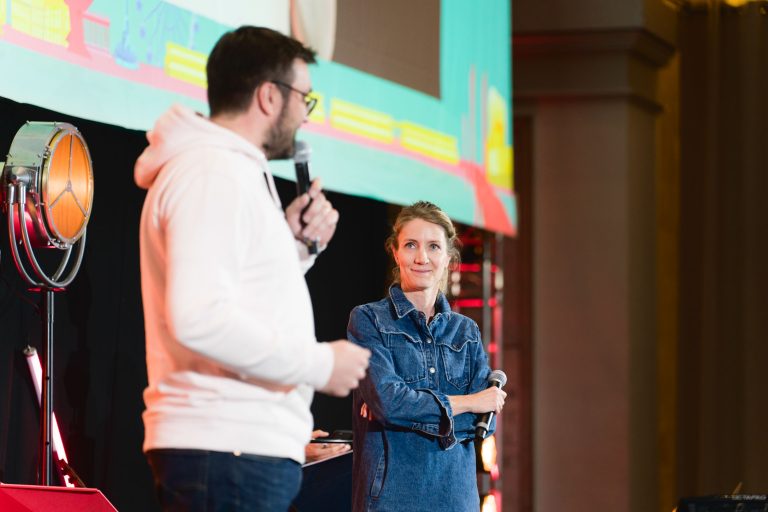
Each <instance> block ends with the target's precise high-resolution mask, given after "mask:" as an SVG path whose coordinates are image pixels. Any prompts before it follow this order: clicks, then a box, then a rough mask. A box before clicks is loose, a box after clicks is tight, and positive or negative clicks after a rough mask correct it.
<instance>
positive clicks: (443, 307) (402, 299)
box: [389, 283, 451, 319]
mask: <svg viewBox="0 0 768 512" xmlns="http://www.w3.org/2000/svg"><path fill="white" fill-rule="evenodd" d="M389 299H390V300H391V301H392V306H393V307H394V308H395V315H397V318H398V319H400V318H403V317H404V316H405V315H407V314H408V313H410V312H411V311H414V310H415V309H416V306H414V305H413V303H412V302H411V301H409V300H408V298H407V297H406V296H405V292H403V289H402V288H400V285H399V284H398V283H393V284H392V286H390V287H389ZM450 311H451V305H450V303H449V302H448V299H447V298H446V297H445V294H444V293H443V292H438V293H437V300H435V317H437V316H439V315H441V314H444V313H449V312H450Z"/></svg>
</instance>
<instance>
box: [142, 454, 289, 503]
mask: <svg viewBox="0 0 768 512" xmlns="http://www.w3.org/2000/svg"><path fill="white" fill-rule="evenodd" d="M147 460H148V461H149V465H150V467H151V468H152V473H153V475H154V477H155V489H156V491H157V496H158V498H159V500H160V505H161V506H162V508H163V510H164V511H165V512H175V511H179V512H182V511H183V512H219V511H221V512H223V511H227V512H229V511H236V512H246V511H254V512H256V511H258V512H273V511H274V512H285V511H287V510H288V507H289V506H290V504H291V502H292V501H293V499H294V498H295V497H296V495H297V494H298V492H299V487H300V486H301V466H300V465H299V463H298V462H295V461H293V460H290V459H280V458H275V457H264V456H260V455H250V454H240V455H235V454H234V453H227V452H213V451H206V450H181V449H162V450H150V451H148V452H147Z"/></svg>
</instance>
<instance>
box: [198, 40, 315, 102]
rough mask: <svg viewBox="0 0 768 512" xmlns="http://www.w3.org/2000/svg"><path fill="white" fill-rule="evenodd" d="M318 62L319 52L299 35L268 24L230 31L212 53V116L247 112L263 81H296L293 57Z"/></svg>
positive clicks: (309, 62) (209, 67)
mask: <svg viewBox="0 0 768 512" xmlns="http://www.w3.org/2000/svg"><path fill="white" fill-rule="evenodd" d="M295 59H301V60H303V61H304V62H306V63H307V64H312V63H314V62H315V52H313V51H312V50H311V49H309V48H307V47H305V46H304V45H303V44H301V43H300V42H298V41H297V40H295V39H292V38H290V37H288V36H285V35H283V34H281V33H280V32H277V31H275V30H272V29H268V28H264V27H251V26H243V27H240V28H238V29H237V30H234V31H232V32H227V33H226V34H224V35H223V36H221V39H219V41H218V42H217V43H216V46H214V47H213V50H212V51H211V55H210V56H209V57H208V64H207V65H206V74H207V75H208V105H209V107H210V109H211V116H215V115H218V114H222V113H236V112H243V111H245V110H247V109H248V106H249V105H250V103H251V99H252V98H253V92H254V91H255V90H256V87H258V86H259V85H260V84H262V83H264V82H269V81H272V80H277V81H280V82H285V83H288V84H290V83H292V82H293V78H294V77H293V67H292V66H293V61H294V60H295Z"/></svg>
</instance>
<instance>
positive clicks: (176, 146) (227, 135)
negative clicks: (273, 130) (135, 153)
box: [133, 105, 266, 189]
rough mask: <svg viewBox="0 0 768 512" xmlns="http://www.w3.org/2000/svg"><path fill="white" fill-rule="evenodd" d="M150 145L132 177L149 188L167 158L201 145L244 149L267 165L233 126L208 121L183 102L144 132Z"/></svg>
mask: <svg viewBox="0 0 768 512" xmlns="http://www.w3.org/2000/svg"><path fill="white" fill-rule="evenodd" d="M147 141H149V146H148V147H147V148H146V149H145V150H144V152H143V153H142V154H141V156H139V158H138V160H136V166H135V167H134V170H133V179H134V180H135V181H136V184H137V185H138V186H139V187H141V188H143V189H148V188H149V187H151V186H152V183H154V182H155V179H156V178H157V175H158V174H159V173H160V170H161V169H162V168H163V166H164V165H165V164H166V163H168V161H169V160H171V159H173V158H175V157H176V156H178V155H180V154H182V153H185V152H187V151H189V150H192V149H195V148H200V147H209V148H210V147H217V148H222V149H227V150H229V151H236V152H239V153H243V154H244V155H245V156H247V157H249V158H252V159H255V160H258V161H260V162H261V163H263V164H265V165H266V157H265V156H264V153H262V152H261V150H260V149H259V148H257V147H256V146H254V145H253V144H251V143H250V142H248V141H247V140H245V139H244V138H242V137H241V136H240V135H238V134H237V133H235V132H233V131H232V130H228V129H226V128H224V127H221V126H219V125H217V124H216V123H213V122H211V120H210V119H208V118H206V117H204V116H202V115H200V114H197V113H196V112H194V111H192V110H191V109H189V108H187V107H184V106H182V105H174V106H173V107H171V108H170V109H169V110H168V111H167V112H165V113H164V114H163V115H162V116H160V118H159V119H158V120H157V122H156V123H155V126H154V128H153V129H152V130H150V131H148V132H147Z"/></svg>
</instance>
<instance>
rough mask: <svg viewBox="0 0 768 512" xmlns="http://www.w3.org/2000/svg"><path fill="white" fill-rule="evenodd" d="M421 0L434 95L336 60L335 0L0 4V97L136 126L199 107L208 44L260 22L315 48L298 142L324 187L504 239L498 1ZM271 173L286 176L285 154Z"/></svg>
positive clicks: (506, 180) (506, 23)
mask: <svg viewBox="0 0 768 512" xmlns="http://www.w3.org/2000/svg"><path fill="white" fill-rule="evenodd" d="M434 3H435V5H437V6H438V8H437V9H436V12H435V16H438V17H439V57H438V58H439V63H438V64H439V65H436V66H435V69H439V97H437V96H431V95H429V94H426V93H424V92H421V91H417V90H415V89H412V88H410V87H408V86H405V85H402V84H401V83H397V82H395V81H393V80H389V79H387V78H382V77H381V76H374V75H372V74H370V73H366V72H363V71H360V70H358V69H355V68H353V67H350V66H348V65H344V64H340V63H338V62H335V61H334V60H333V51H334V38H335V37H338V35H337V34H336V30H337V25H336V20H337V17H340V16H341V14H343V12H342V13H339V12H337V9H343V8H344V2H343V1H341V0H339V1H338V2H337V1H336V0H221V1H219V2H209V1H206V0H165V1H161V0H0V59H1V60H2V62H3V64H4V65H5V66H4V69H6V70H12V73H10V74H6V78H5V79H4V80H3V81H2V82H1V83H0V95H2V96H5V97H7V98H10V99H13V100H16V101H21V102H26V103H32V104H36V105H40V106H42V107H45V108H49V109H53V110H57V111H60V112H64V113H67V114H71V115H75V116H79V117H85V118H89V119H94V120H97V121H102V122H107V123H111V124H116V125H121V126H125V127H128V128H135V129H143V130H145V129H148V128H150V127H151V126H152V123H153V122H154V120H155V119H156V118H157V117H158V116H159V115H160V114H161V113H162V112H163V111H165V110H166V109H167V108H168V107H169V106H170V105H171V104H173V103H184V104H187V105H189V106H191V107H192V108H194V109H196V110H198V111H200V112H203V113H207V107H206V104H205V87H206V79H205V63H206V59H207V55H208V54H209V52H210V50H211V48H212V47H213V45H214V43H215V42H216V40H217V39H218V38H219V36H220V35H221V34H222V33H223V32H225V31H227V30H230V29H231V28H232V27H233V26H235V24H239V23H251V24H260V25H266V26H270V27H272V28H275V29H276V30H280V31H282V32H284V33H289V34H293V35H294V36H295V37H299V38H302V39H303V40H305V41H307V42H308V43H309V44H311V45H313V46H314V47H316V48H317V49H318V53H319V56H320V62H319V64H318V65H316V66H313V69H312V77H313V86H314V89H315V91H316V92H317V96H318V98H319V100H320V101H319V105H318V108H317V109H316V110H315V111H314V112H313V114H312V116H311V118H310V119H309V122H308V123H307V124H306V125H305V126H304V127H303V128H302V130H301V132H300V135H299V137H300V138H302V139H304V140H306V141H307V142H308V143H309V144H310V146H311V147H312V155H313V156H312V171H313V174H315V175H320V176H322V178H323V181H324V183H325V186H326V188H329V189H332V190H336V191H339V192H344V193H349V194H356V195H362V196H366V197H371V198H374V199H379V200H382V201H387V202H392V203H399V204H407V203H410V202H413V201H416V200H419V199H427V200H431V201H433V202H435V203H437V204H439V205H440V206H441V207H443V208H444V209H445V210H446V211H447V212H448V213H449V214H450V215H451V216H452V217H453V218H454V219H456V220H458V221H460V222H464V223H468V224H473V225H477V226H481V227H485V228H487V229H490V230H494V231H498V232H502V233H505V234H514V233H515V231H516V208H515V197H514V194H513V189H512V182H513V176H512V144H511V138H512V134H511V126H510V120H511V107H510V95H511V69H510V64H511V62H510V58H511V56H510V21H511V18H510V4H509V0H483V1H482V2H467V1H465V0H442V1H441V2H437V0H434ZM340 26H341V25H340ZM395 32H396V31H395ZM436 36H437V35H436ZM391 37H392V38H395V39H393V41H394V40H396V42H397V43H398V44H401V45H403V44H405V45H407V44H409V43H408V42H407V40H406V41H403V40H399V39H397V38H407V37H408V36H407V35H405V34H401V33H392V35H391ZM414 48H415V46H414ZM372 51H375V48H373V49H372ZM430 76H432V75H430ZM275 170H276V174H278V175H280V176H283V177H286V178H292V175H293V171H292V167H291V166H290V164H289V163H278V164H277V165H276V166H275ZM97 172H98V171H97Z"/></svg>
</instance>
